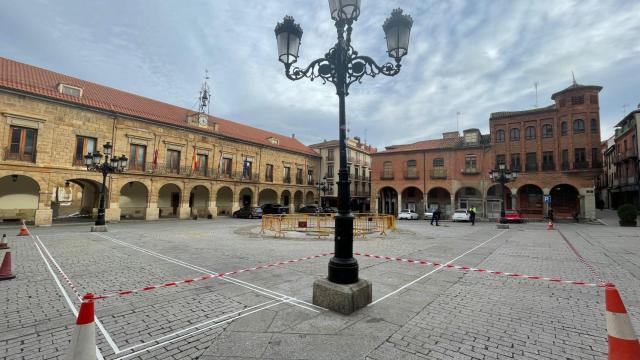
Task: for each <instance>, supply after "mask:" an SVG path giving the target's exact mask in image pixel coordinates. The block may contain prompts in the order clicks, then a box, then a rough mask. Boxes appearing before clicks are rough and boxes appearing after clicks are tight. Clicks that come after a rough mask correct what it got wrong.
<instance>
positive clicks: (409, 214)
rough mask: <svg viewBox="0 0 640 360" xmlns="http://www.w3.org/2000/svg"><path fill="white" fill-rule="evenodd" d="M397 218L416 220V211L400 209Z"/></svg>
mask: <svg viewBox="0 0 640 360" xmlns="http://www.w3.org/2000/svg"><path fill="white" fill-rule="evenodd" d="M398 220H418V213H416V212H415V211H413V210H402V211H400V214H398Z"/></svg>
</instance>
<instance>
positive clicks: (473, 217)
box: [469, 207, 476, 226]
mask: <svg viewBox="0 0 640 360" xmlns="http://www.w3.org/2000/svg"><path fill="white" fill-rule="evenodd" d="M469 221H471V225H472V226H473V225H475V224H476V208H475V207H471V208H470V209H469Z"/></svg>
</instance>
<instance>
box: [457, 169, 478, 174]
mask: <svg viewBox="0 0 640 360" xmlns="http://www.w3.org/2000/svg"><path fill="white" fill-rule="evenodd" d="M460 173H461V174H462V175H478V174H480V169H478V168H464V169H462V170H460Z"/></svg>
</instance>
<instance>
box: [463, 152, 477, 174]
mask: <svg viewBox="0 0 640 360" xmlns="http://www.w3.org/2000/svg"><path fill="white" fill-rule="evenodd" d="M464 169H465V172H476V156H475V155H467V156H465V157H464Z"/></svg>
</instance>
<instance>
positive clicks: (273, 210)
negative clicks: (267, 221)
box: [261, 204, 289, 214]
mask: <svg viewBox="0 0 640 360" xmlns="http://www.w3.org/2000/svg"><path fill="white" fill-rule="evenodd" d="M261 208H262V213H263V214H288V213H289V207H288V206H282V205H280V204H264V205H262V206H261Z"/></svg>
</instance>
